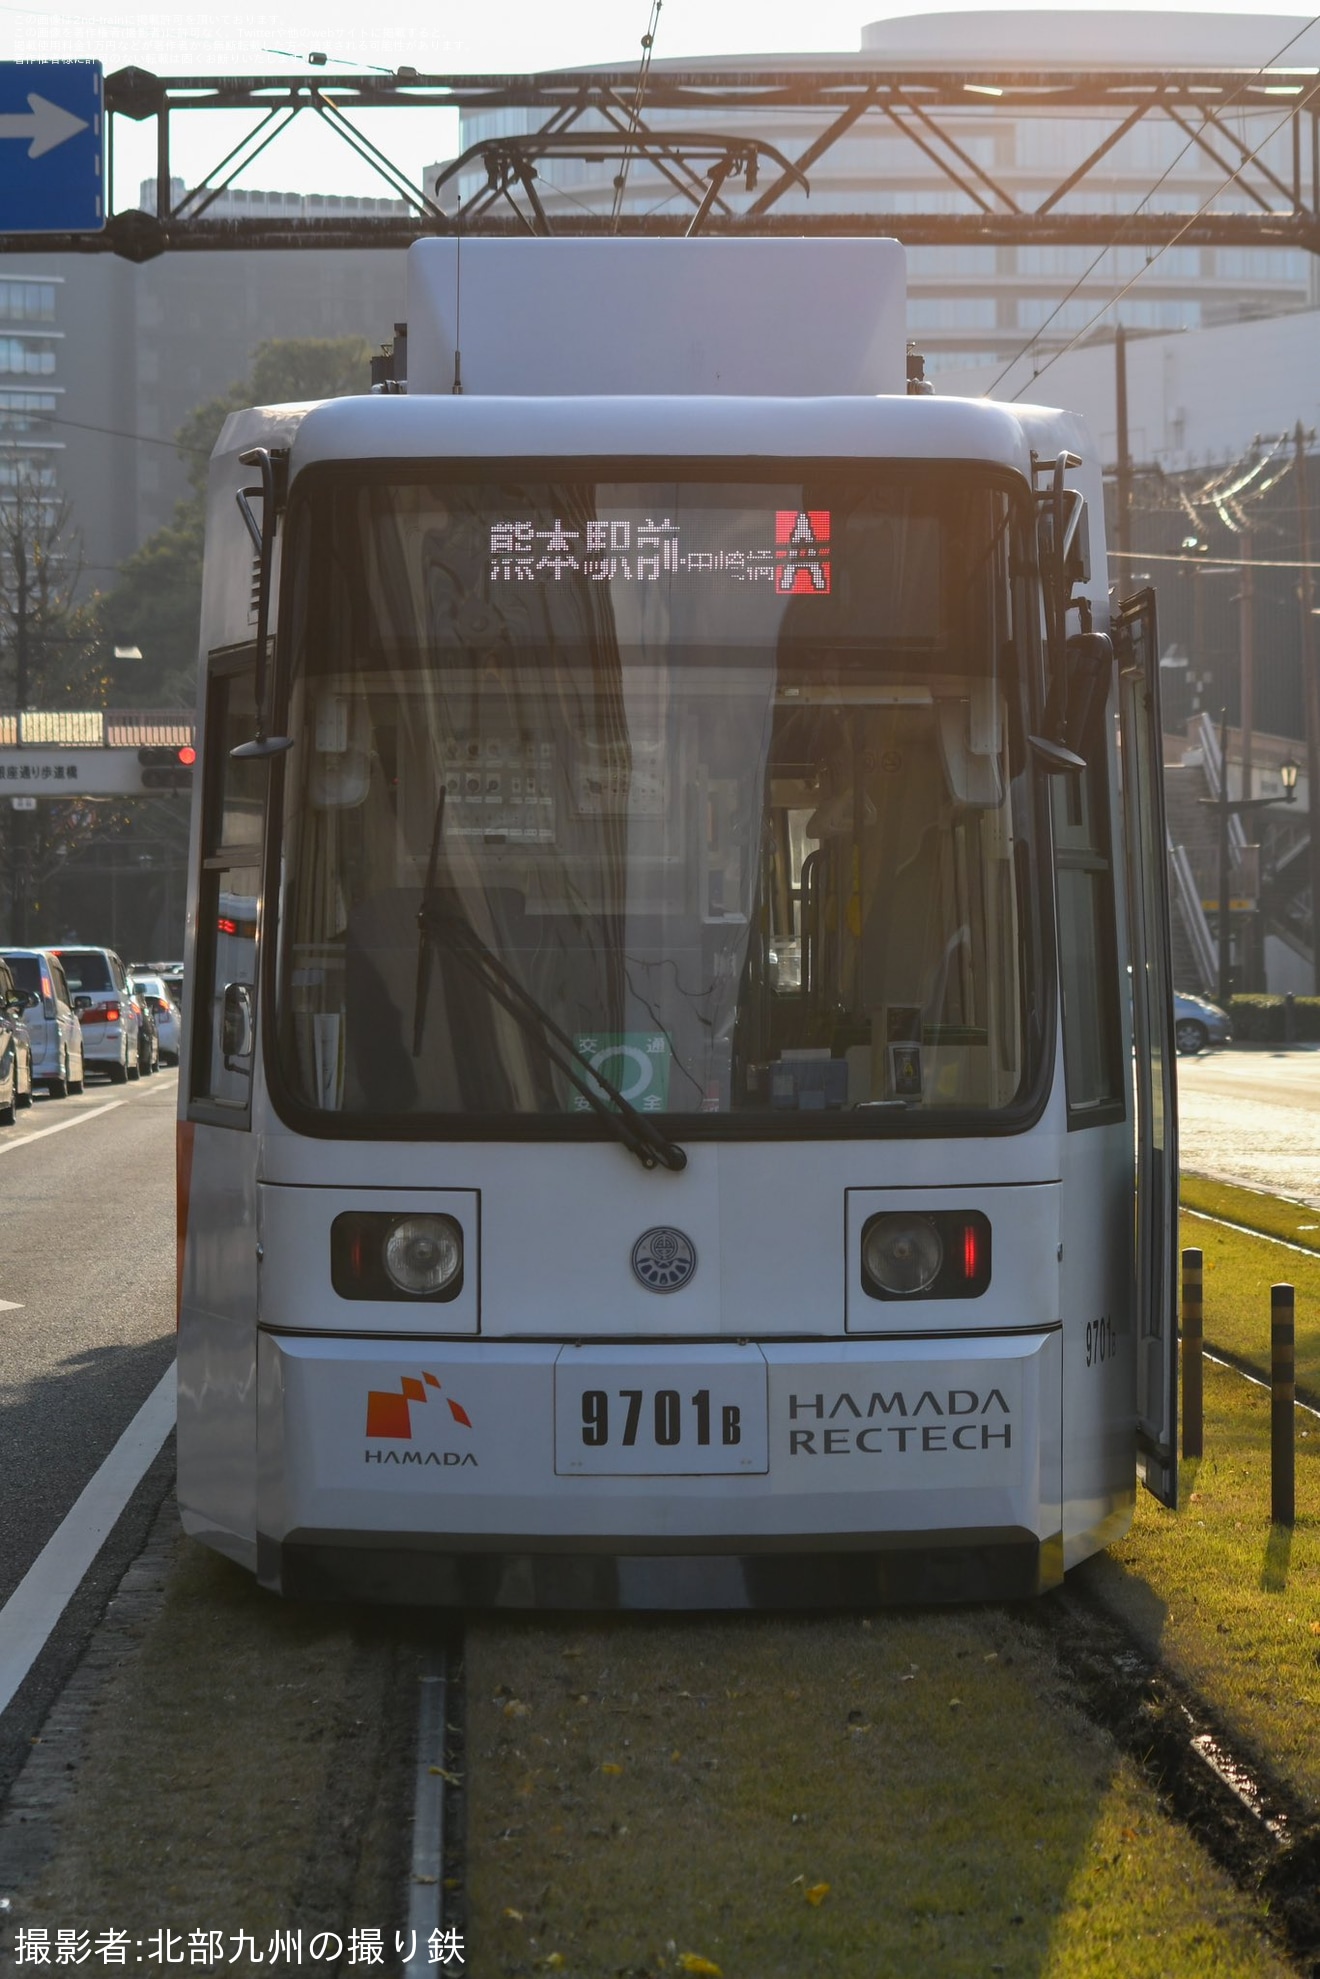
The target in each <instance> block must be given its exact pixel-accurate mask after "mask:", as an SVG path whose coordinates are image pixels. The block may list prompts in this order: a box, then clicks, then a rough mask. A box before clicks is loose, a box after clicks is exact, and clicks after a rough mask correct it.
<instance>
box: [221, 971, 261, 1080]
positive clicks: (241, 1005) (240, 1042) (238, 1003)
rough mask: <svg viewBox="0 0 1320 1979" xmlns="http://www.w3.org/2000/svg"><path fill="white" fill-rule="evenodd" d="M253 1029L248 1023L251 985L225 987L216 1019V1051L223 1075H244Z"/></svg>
mask: <svg viewBox="0 0 1320 1979" xmlns="http://www.w3.org/2000/svg"><path fill="white" fill-rule="evenodd" d="M254 1042H255V1029H254V1026H253V1022H252V985H251V984H250V983H226V984H225V994H224V1002H223V1005H222V1007H221V1016H220V1050H221V1053H222V1055H223V1057H224V1061H225V1070H226V1071H227V1072H246V1071H248V1070H249V1069H250V1068H249V1065H248V1063H247V1061H248V1060H250V1059H251V1057H252V1047H253V1044H254Z"/></svg>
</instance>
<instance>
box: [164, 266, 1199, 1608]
mask: <svg viewBox="0 0 1320 1979" xmlns="http://www.w3.org/2000/svg"><path fill="white" fill-rule="evenodd" d="M460 252H461V269H460V262H459V255H460ZM460 282H461V288H460ZM903 289H904V284H903V266H902V252H901V249H900V248H899V247H898V246H897V245H896V244H895V243H893V242H885V241H827V240H801V241H760V240H755V241H741V242H735V243H727V242H704V241H703V242H696V241H693V242H685V241H673V242H644V243H643V242H637V241H609V240H602V241H583V240H575V241H531V240H529V241H526V242H493V241H480V240H473V241H469V242H467V243H464V244H462V246H461V249H460V247H459V245H458V244H456V243H455V241H453V240H444V241H441V240H429V241H426V242H423V243H420V244H418V245H417V246H416V247H414V248H413V250H412V252H411V255H410V266H409V326H408V341H409V345H410V354H409V358H408V364H409V368H410V372H411V376H410V377H409V379H408V383H407V388H406V391H405V390H400V389H398V387H397V386H396V385H393V384H392V383H391V384H389V385H387V386H386V388H385V389H383V390H377V391H376V392H375V393H373V394H372V395H371V396H364V397H361V398H355V399H348V400H339V401H336V402H333V403H329V404H324V405H315V406H293V407H289V406H285V407H276V408H273V409H267V410H256V411H250V412H243V413H238V414H236V415H234V416H233V417H231V419H230V420H229V422H228V424H227V425H226V427H225V429H224V432H223V434H222V435H221V438H220V441H219V443H218V446H217V448H216V453H215V457H214V460H213V463H212V468H211V483H210V509H209V515H208V523H207V547H206V580H205V597H204V606H203V629H202V676H203V678H202V689H201V723H200V733H201V752H200V753H201V760H202V765H203V775H202V779H201V785H202V788H201V801H200V803H199V805H198V807H197V810H196V814H195V817H194V834H193V845H192V869H193V880H192V894H191V906H190V916H189V933H188V956H187V969H188V980H189V985H190V989H189V998H188V1022H189V1028H190V1032H191V1036H190V1040H189V1043H188V1049H187V1051H186V1054H185V1060H184V1074H183V1079H182V1081H181V1103H180V1130H179V1131H180V1167H179V1180H180V1192H179V1193H180V1253H179V1269H180V1309H181V1310H180V1332H179V1357H178V1360H179V1492H180V1501H181V1506H182V1511H183V1518H184V1523H185V1525H186V1527H187V1529H188V1530H189V1531H190V1532H191V1533H193V1534H195V1535H196V1536H197V1537H198V1538H200V1539H202V1540H204V1541H206V1542H207V1543H208V1544H210V1545H212V1546H215V1547H217V1548H219V1549H220V1550H221V1551H222V1552H224V1553H227V1554H229V1555H231V1556H232V1557H233V1558H235V1559H237V1560H239V1561H241V1562H243V1563H244V1564H245V1565H246V1566H248V1567H249V1568H251V1569H252V1570H253V1571H255V1573H256V1574H257V1576H258V1577H259V1579H260V1580H261V1582H262V1583H263V1584H264V1585H266V1586H268V1587H271V1588H273V1589H278V1590H283V1591H284V1592H286V1593H290V1594H295V1595H315V1596H320V1595H340V1594H344V1595H352V1596H364V1597H368V1598H379V1599H387V1600H404V1601H409V1602H430V1603H439V1604H458V1603H462V1604H502V1605H508V1606H516V1607H528V1608H530V1607H536V1606H542V1605H545V1606H559V1607H574V1608H582V1607H590V1606H618V1607H741V1606H752V1605H782V1604H799V1603H808V1602H810V1603H818V1602H819V1603H826V1602H847V1601H865V1602H883V1601H886V1600H923V1601H924V1600H939V1599H964V1598H973V1597H981V1596H991V1595H994V1596H999V1595H1022V1594H1027V1593H1031V1592H1034V1591H1036V1590H1039V1589H1043V1588H1047V1587H1049V1586H1051V1585H1054V1584H1056V1583H1057V1582H1058V1581H1059V1580H1060V1579H1061V1577H1062V1575H1063V1573H1064V1571H1065V1569H1066V1568H1067V1567H1068V1566H1070V1565H1072V1564H1073V1563H1075V1562H1077V1561H1079V1560H1082V1559H1084V1558H1085V1557H1086V1556H1087V1555H1088V1554H1090V1553H1092V1552H1093V1551H1095V1550H1096V1549H1097V1548H1099V1547H1101V1546H1103V1545H1105V1544H1106V1542H1108V1541H1110V1540H1112V1539H1114V1538H1116V1537H1117V1536H1119V1535H1120V1534H1122V1533H1123V1532H1124V1531H1125V1529H1126V1528H1127V1525H1128V1523H1129V1520H1130V1518H1131V1515H1132V1509H1133V1501H1134V1492H1135V1484H1136V1479H1137V1477H1138V1476H1139V1475H1141V1476H1143V1477H1144V1479H1145V1481H1146V1482H1147V1484H1149V1485H1150V1487H1151V1488H1152V1489H1153V1490H1155V1491H1156V1493H1157V1494H1158V1495H1159V1496H1160V1497H1161V1498H1163V1499H1164V1500H1165V1501H1166V1502H1171V1501H1172V1499H1173V1495H1174V1485H1175V1454H1174V1412H1175V1378H1174V1377H1175V1362H1174V1351H1175V1339H1174V1334H1175V1326H1174V1294H1173V1265H1172V1260H1173V1244H1174V1241H1175V1231H1174V1208H1175V1194H1176V1155H1175V1148H1174V1128H1173V1093H1172V1085H1171V1071H1170V1065H1171V1059H1170V1052H1169V1039H1170V1029H1171V1008H1170V991H1169V974H1168V952H1167V933H1166V924H1167V917H1166V907H1165V895H1164V876H1165V857H1164V825H1163V816H1162V808H1161V793H1160V760H1161V750H1160V733H1159V716H1158V695H1157V689H1158V674H1157V672H1156V671H1155V668H1156V665H1157V658H1156V647H1155V643H1154V626H1153V615H1152V610H1151V600H1150V598H1149V596H1148V595H1143V596H1142V597H1140V598H1138V599H1136V600H1133V601H1131V603H1130V604H1128V605H1126V606H1124V607H1123V608H1122V609H1121V610H1120V611H1117V612H1115V613H1113V614H1112V615H1111V611H1110V606H1109V601H1108V597H1107V590H1106V584H1105V570H1106V559H1105V552H1104V542H1103V504H1102V494H1101V481H1100V469H1099V463H1098V460H1097V456H1096V452H1095V448H1094V445H1093V443H1092V441H1091V440H1090V438H1089V437H1088V435H1087V433H1086V431H1085V428H1084V426H1083V425H1082V423H1081V422H1080V421H1079V420H1077V419H1076V418H1074V417H1072V416H1071V415H1068V414H1065V413H1061V412H1055V411H1044V410H1039V409H1031V408H1024V407H1019V406H1004V405H996V404H989V403H970V402H965V401H958V400H949V399H941V398H938V397H934V396H929V395H922V392H921V390H920V389H919V390H918V391H917V392H915V393H913V392H909V391H906V390H905V363H904V355H905V353H904V336H903V311H904V293H903ZM460 312H461V313H460ZM396 348H397V347H396ZM1120 765H1121V771H1120Z"/></svg>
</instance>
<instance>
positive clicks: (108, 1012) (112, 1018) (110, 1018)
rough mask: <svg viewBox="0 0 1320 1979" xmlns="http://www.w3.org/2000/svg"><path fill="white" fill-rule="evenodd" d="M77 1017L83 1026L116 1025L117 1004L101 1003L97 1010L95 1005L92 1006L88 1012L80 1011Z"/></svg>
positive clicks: (117, 1016)
mask: <svg viewBox="0 0 1320 1979" xmlns="http://www.w3.org/2000/svg"><path fill="white" fill-rule="evenodd" d="M78 1015H79V1016H80V1017H81V1019H82V1021H83V1023H84V1024H117V1023H118V1022H119V1005H118V1004H117V1003H103V1004H102V1005H101V1007H100V1009H99V1010H98V1009H97V1007H96V1005H95V1004H93V1005H92V1007H91V1009H90V1010H80V1011H79V1012H78Z"/></svg>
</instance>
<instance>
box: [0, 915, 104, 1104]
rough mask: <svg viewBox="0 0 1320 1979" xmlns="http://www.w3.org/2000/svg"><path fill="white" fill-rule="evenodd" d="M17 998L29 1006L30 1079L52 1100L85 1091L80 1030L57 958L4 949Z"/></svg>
mask: <svg viewBox="0 0 1320 1979" xmlns="http://www.w3.org/2000/svg"><path fill="white" fill-rule="evenodd" d="M3 959H4V960H5V962H6V963H7V964H8V966H9V970H10V973H11V974H12V976H13V978H14V982H15V985H16V987H17V989H18V991H19V993H20V994H21V995H22V996H23V997H24V999H25V1000H26V1002H27V1006H28V1007H27V1010H26V1012H25V1022H26V1024H27V1030H28V1037H29V1040H30V1041H31V1045H32V1073H33V1077H34V1078H35V1080H36V1082H37V1084H38V1085H39V1086H44V1087H45V1088H46V1091H47V1092H48V1093H49V1094H50V1096H51V1098H52V1099H63V1098H64V1096H65V1094H66V1093H80V1092H81V1091H82V1089H83V1077H84V1058H83V1035H82V1026H81V1024H80V1023H79V1022H78V1014H77V1012H76V1011H75V1009H74V1007H73V994H72V992H71V991H70V989H69V983H68V978H67V977H66V976H65V973H64V969H63V966H62V965H61V962H60V958H59V956H58V955H57V954H56V953H55V951H54V949H50V948H6V949H5V950H4V952H3Z"/></svg>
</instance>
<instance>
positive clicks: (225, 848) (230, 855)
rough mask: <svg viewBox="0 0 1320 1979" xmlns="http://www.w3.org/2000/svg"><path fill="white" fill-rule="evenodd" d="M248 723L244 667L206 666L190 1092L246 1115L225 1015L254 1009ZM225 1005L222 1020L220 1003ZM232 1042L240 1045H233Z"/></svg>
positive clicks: (243, 1069)
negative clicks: (238, 755)
mask: <svg viewBox="0 0 1320 1979" xmlns="http://www.w3.org/2000/svg"><path fill="white" fill-rule="evenodd" d="M255 724H256V709H255V706H254V704H253V697H252V673H251V670H250V668H248V667H245V668H243V670H241V671H238V672H234V671H226V672H216V673H214V674H213V675H212V678H211V683H210V689H209V694H208V707H207V724H206V733H207V771H206V777H207V781H206V786H205V789H204V791H203V813H202V815H203V819H204V824H203V841H202V870H201V876H200V884H199V887H198V906H197V963H196V968H197V979H198V982H199V984H200V985H201V995H200V996H199V997H198V998H197V1000H196V1001H195V1003H194V1016H195V1022H194V1028H193V1043H192V1097H193V1099H194V1100H198V1101H201V1102H203V1103H204V1104H206V1105H209V1106H213V1107H216V1108H223V1109H225V1114H226V1115H227V1116H228V1117H230V1118H232V1120H233V1123H234V1124H235V1125H243V1124H246V1119H247V1112H248V1108H249V1106H250V1103H251V1096H252V1060H253V1053H252V1049H251V1040H250V1036H248V1035H247V1034H246V1033H245V1034H244V1036H243V1038H242V1039H240V1038H239V1037H238V1036H237V1034H236V1032H235V1027H234V1024H233V1021H232V1011H233V1009H234V1008H235V1007H236V1006H237V1005H238V1004H239V1003H241V1004H242V1006H243V1007H244V1008H245V1009H246V1010H247V1011H248V1013H249V1014H251V1013H252V1012H254V1011H255V1009H256V997H257V926H258V921H259V918H260V911H261V869H260V866H259V864H258V858H259V854H260V847H261V837H262V829H263V821H264V814H265V800H264V794H263V793H264V789H265V782H266V766H265V764H264V763H261V762H257V763H253V762H252V761H250V760H246V759H240V760H239V761H238V762H235V761H234V759H233V757H232V756H231V755H230V753H229V752H230V749H231V748H232V746H233V744H234V743H235V742H237V741H245V740H246V739H247V738H248V737H249V736H250V735H251V734H252V730H253V728H254V726H255ZM227 1011H229V1012H230V1013H231V1017H230V1021H229V1022H228V1023H226V1012H227ZM240 1045H241V1046H242V1048H239V1047H240Z"/></svg>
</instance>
